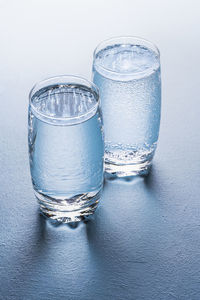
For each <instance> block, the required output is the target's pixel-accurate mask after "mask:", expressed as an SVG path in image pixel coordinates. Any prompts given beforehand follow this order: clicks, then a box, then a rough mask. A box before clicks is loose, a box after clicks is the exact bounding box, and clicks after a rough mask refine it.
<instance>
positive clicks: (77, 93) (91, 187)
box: [29, 85, 104, 221]
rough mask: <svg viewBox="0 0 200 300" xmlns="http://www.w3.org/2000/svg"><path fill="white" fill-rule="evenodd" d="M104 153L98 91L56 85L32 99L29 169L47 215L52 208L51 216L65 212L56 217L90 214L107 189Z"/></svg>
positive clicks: (77, 86) (39, 92) (75, 86)
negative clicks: (104, 177)
mask: <svg viewBox="0 0 200 300" xmlns="http://www.w3.org/2000/svg"><path fill="white" fill-rule="evenodd" d="M103 155H104V146H103V137H102V122H101V115H100V111H99V108H98V103H96V95H94V93H92V92H91V90H90V89H89V88H86V87H83V86H79V85H62V86H61V85H60V86H59V85H55V86H49V87H47V88H44V89H42V90H39V91H38V92H37V93H36V94H35V95H34V96H33V97H32V105H30V106H29V156H30V169H31V176H32V182H33V186H34V189H35V192H36V196H37V197H38V199H39V203H40V205H41V208H42V209H43V211H44V212H45V213H46V214H47V208H48V214H50V213H49V210H50V211H51V216H52V210H54V211H56V210H57V211H58V210H59V211H60V213H59V214H58V212H57V215H56V216H55V218H56V219H58V215H60V217H63V216H65V217H66V216H67V218H68V217H69V216H68V214H66V211H70V212H71V213H70V217H71V216H72V211H75V210H80V209H82V210H84V211H86V214H88V209H87V208H88V207H89V206H91V205H96V203H97V201H98V195H99V191H100V190H101V187H102V182H103ZM92 199H93V200H94V201H93V200H92ZM63 211H64V213H62V212H63ZM74 215H75V216H76V217H77V214H76V213H74ZM71 219H73V218H71ZM66 220H68V221H69V218H68V219H66ZM76 220H77V218H74V219H73V220H72V221H76ZM62 221H63V220H62Z"/></svg>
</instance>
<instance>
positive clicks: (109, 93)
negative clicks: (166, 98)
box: [93, 44, 161, 176]
mask: <svg viewBox="0 0 200 300" xmlns="http://www.w3.org/2000/svg"><path fill="white" fill-rule="evenodd" d="M93 81H94V83H95V84H96V85H97V86H98V87H99V90H100V99H101V104H102V111H103V118H104V131H105V163H106V171H107V172H108V173H117V175H118V176H126V175H135V174H142V173H146V171H147V170H148V167H149V165H150V163H151V160H152V158H153V155H154V153H155V149H156V146H157V140H158V133H159V125H160V106H161V83H160V65H159V57H158V56H157V54H156V53H155V52H153V51H152V50H150V49H148V48H146V47H144V46H139V45H131V44H126V45H120V44H116V45H113V46H108V47H107V48H104V49H103V50H101V51H99V52H98V53H97V54H96V58H95V61H94V65H93Z"/></svg>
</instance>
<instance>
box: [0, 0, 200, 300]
mask: <svg viewBox="0 0 200 300" xmlns="http://www.w3.org/2000/svg"><path fill="white" fill-rule="evenodd" d="M199 11H200V10H199V6H198V1H179V0H177V1H172V0H169V1H165V2H164V1H158V0H157V1H156V0H153V1H147V0H146V1H145V0H141V1H129V0H124V1H122V2H120V1H114V0H110V1H106V2H104V1H99V0H97V1H78V0H74V1H68V2H67V1H64V0H63V1H62V0H57V1H53V0H49V1H45V0H43V1H39V0H35V1H25V0H24V1H23V0H20V1H5V0H2V1H0V15H1V16H0V38H1V47H0V98H1V101H0V132H1V133H0V212H1V217H0V299H1V300H29V299H30V300H43V299H44V300H46V299H47V300H48V299H50V300H52V299H69V300H71V299H72V300H79V299H80V300H85V299H86V300H94V299H97V300H104V299H105V300H107V299H108V300H109V299H114V300H118V299H120V300H126V299H127V300H135V299H136V300H140V299H141V300H142V299H145V300H151V299H152V300H157V299H158V300H159V299H161V300H168V299H169V300H171V299H172V300H173V299H180V300H199V299H200V199H199V192H200V154H199V153H200V138H199V129H200V118H199V113H200V100H199V95H200V75H199V68H200V58H199V57H200V54H199V53H200V42H199V33H200V32H199V31H200V29H199V28H200V26H199V25H200V24H199V22H200V21H199V20H200V13H199ZM116 35H136V36H142V37H144V38H147V39H149V40H151V41H153V42H155V43H156V44H157V46H158V47H159V49H160V51H161V64H162V120H161V130H160V139H159V145H158V149H157V152H156V156H155V159H154V163H153V166H152V170H151V172H150V174H149V176H148V177H147V178H145V179H144V178H139V177H138V178H134V179H132V180H130V181H124V180H107V181H105V186H104V191H103V196H102V199H101V202H100V205H99V208H98V210H97V212H96V214H95V215H94V217H93V218H92V219H91V220H90V221H88V222H87V223H80V224H79V226H77V227H76V228H73V227H69V226H67V225H61V226H57V227H56V226H53V225H52V224H50V223H49V222H48V221H46V220H45V219H44V218H43V217H42V216H40V215H39V212H38V205H37V202H36V200H35V198H34V195H33V190H32V185H31V180H30V173H29V164H28V155H27V107H28V92H29V90H30V89H31V87H32V85H33V84H34V83H35V82H36V81H39V80H42V79H44V78H46V77H49V76H54V75H57V74H70V73H71V74H76V75H82V76H85V77H86V78H90V73H91V64H92V51H93V49H94V48H95V46H96V45H97V44H98V42H100V41H101V40H104V39H106V38H109V37H111V36H116Z"/></svg>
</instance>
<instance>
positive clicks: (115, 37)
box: [93, 35, 160, 77]
mask: <svg viewBox="0 0 200 300" xmlns="http://www.w3.org/2000/svg"><path fill="white" fill-rule="evenodd" d="M123 39H124V40H125V39H128V40H130V41H131V40H132V41H133V40H135V41H138V43H139V42H140V43H141V44H142V43H146V44H149V47H148V46H147V48H150V46H151V47H152V50H153V51H154V52H155V54H156V55H157V57H158V61H159V65H160V50H159V49H158V47H157V46H156V45H155V44H154V43H152V42H151V41H149V40H147V39H144V38H141V37H139V36H131V35H121V36H114V37H111V38H108V39H106V40H103V41H101V42H100V43H99V44H98V45H97V46H96V48H95V49H94V51H93V63H94V64H95V61H96V56H97V54H98V53H99V51H100V50H103V49H105V48H106V44H107V43H109V42H110V43H112V42H114V41H117V40H123ZM104 44H105V47H102V46H103V45H104ZM121 44H122V43H121ZM124 44H128V43H124ZM141 44H139V45H141ZM107 46H108V45H107ZM101 48H102V49H101ZM150 49H151V48H150ZM98 67H99V68H101V69H102V70H105V71H107V72H108V73H111V74H121V73H120V72H118V71H113V70H112V69H109V68H106V67H104V66H103V65H98ZM152 70H154V69H153V68H152V67H150V68H148V69H147V70H145V71H139V72H129V73H124V74H123V76H124V77H128V76H133V77H135V76H136V77H137V76H138V75H143V74H148V73H151V71H152ZM148 71H150V72H148Z"/></svg>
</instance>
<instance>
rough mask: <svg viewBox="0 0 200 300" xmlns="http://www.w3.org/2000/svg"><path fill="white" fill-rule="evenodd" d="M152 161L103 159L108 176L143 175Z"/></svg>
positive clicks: (146, 172) (147, 171)
mask: <svg viewBox="0 0 200 300" xmlns="http://www.w3.org/2000/svg"><path fill="white" fill-rule="evenodd" d="M151 163H152V159H151V160H146V161H144V162H140V163H128V164H122V163H118V164H117V163H113V162H112V161H109V160H106V161H105V172H106V173H107V175H109V177H130V176H138V175H140V176H145V175H147V174H148V173H149V169H150V166H151Z"/></svg>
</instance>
